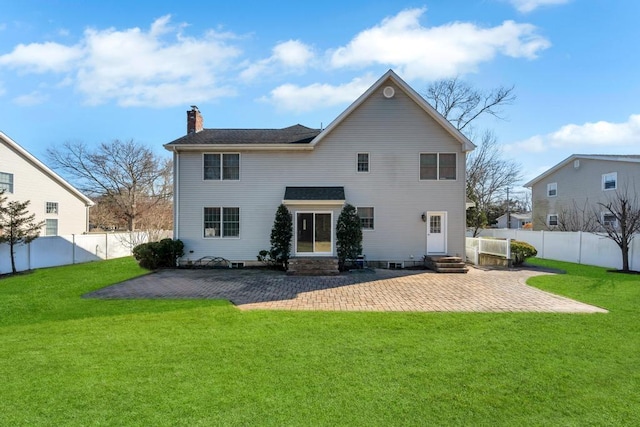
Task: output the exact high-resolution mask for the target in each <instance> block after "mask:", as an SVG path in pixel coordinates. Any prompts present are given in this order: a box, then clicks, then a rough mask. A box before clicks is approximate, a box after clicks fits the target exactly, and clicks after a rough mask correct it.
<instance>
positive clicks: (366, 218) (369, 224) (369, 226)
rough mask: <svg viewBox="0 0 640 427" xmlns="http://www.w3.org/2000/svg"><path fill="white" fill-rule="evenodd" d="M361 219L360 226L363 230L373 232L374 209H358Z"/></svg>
mask: <svg viewBox="0 0 640 427" xmlns="http://www.w3.org/2000/svg"><path fill="white" fill-rule="evenodd" d="M356 210H357V211H358V216H359V217H360V226H361V227H362V229H363V230H373V208H363V207H358V208H356Z"/></svg>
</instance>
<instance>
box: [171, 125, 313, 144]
mask: <svg viewBox="0 0 640 427" xmlns="http://www.w3.org/2000/svg"><path fill="white" fill-rule="evenodd" d="M320 132H321V130H320V129H311V128H308V127H306V126H302V125H294V126H289V127H286V128H283V129H203V130H201V131H200V132H196V133H191V134H188V135H185V136H183V137H181V138H178V139H176V140H175V141H171V142H170V143H169V144H167V145H186V144H189V145H191V144H203V145H205V144H307V143H309V142H311V141H312V140H313V138H315V137H316V136H317V135H318V134H319V133H320Z"/></svg>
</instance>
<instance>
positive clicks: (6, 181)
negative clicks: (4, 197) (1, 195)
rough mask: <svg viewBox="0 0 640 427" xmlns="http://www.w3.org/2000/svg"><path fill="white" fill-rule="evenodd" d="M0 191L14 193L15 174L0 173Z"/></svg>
mask: <svg viewBox="0 0 640 427" xmlns="http://www.w3.org/2000/svg"><path fill="white" fill-rule="evenodd" d="M0 190H4V191H5V192H7V193H13V174H12V173H5V172H0Z"/></svg>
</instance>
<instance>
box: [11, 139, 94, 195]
mask: <svg viewBox="0 0 640 427" xmlns="http://www.w3.org/2000/svg"><path fill="white" fill-rule="evenodd" d="M0 142H1V143H3V144H4V145H6V146H7V147H9V149H10V150H12V151H13V152H15V153H17V154H18V155H19V156H20V157H22V158H23V159H24V160H25V161H26V162H27V163H29V164H30V165H32V166H33V167H35V168H36V169H38V170H40V171H41V172H42V173H43V174H44V175H45V176H47V177H48V178H50V179H51V180H52V181H54V182H55V183H57V184H58V185H60V186H61V187H62V188H64V189H65V190H67V191H68V192H70V193H71V194H73V195H74V196H75V197H77V198H78V199H80V200H81V201H82V202H84V203H85V205H87V206H93V205H94V203H93V201H91V199H89V198H88V197H87V196H85V195H84V194H82V193H81V192H80V191H79V190H78V189H77V188H75V187H74V186H73V185H71V184H70V183H69V182H67V181H66V180H65V179H64V178H62V177H61V176H60V175H58V174H57V173H55V172H54V171H53V170H51V169H49V168H48V167H47V166H46V165H45V164H44V163H42V162H41V161H40V160H38V159H37V158H36V157H34V156H33V155H32V154H31V153H29V152H28V151H27V150H25V149H24V148H22V147H21V146H20V145H19V144H18V143H17V142H15V141H14V140H12V139H11V138H9V137H8V136H7V135H6V134H4V133H3V132H0Z"/></svg>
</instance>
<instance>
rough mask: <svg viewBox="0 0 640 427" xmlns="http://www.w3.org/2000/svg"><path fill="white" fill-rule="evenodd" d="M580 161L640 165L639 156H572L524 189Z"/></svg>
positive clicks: (526, 185) (529, 183) (542, 174)
mask: <svg viewBox="0 0 640 427" xmlns="http://www.w3.org/2000/svg"><path fill="white" fill-rule="evenodd" d="M580 159H585V160H606V161H609V162H626V163H640V155H638V154H628V155H623V154H572V155H570V156H569V157H567V158H566V159H564V160H563V161H561V162H560V163H558V164H557V165H555V166H553V167H552V168H550V169H548V170H547V171H545V172H543V173H541V174H540V175H538V176H537V177H535V178H533V179H532V180H531V181H529V182H527V183H525V184H524V185H523V187H526V188H531V187H533V186H534V185H535V184H536V183H537V182H539V181H541V180H543V179H545V178H546V177H548V176H550V175H552V174H554V173H556V172H557V171H558V170H560V169H562V168H563V167H565V166H566V165H568V164H569V163H571V162H573V161H574V160H580Z"/></svg>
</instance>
